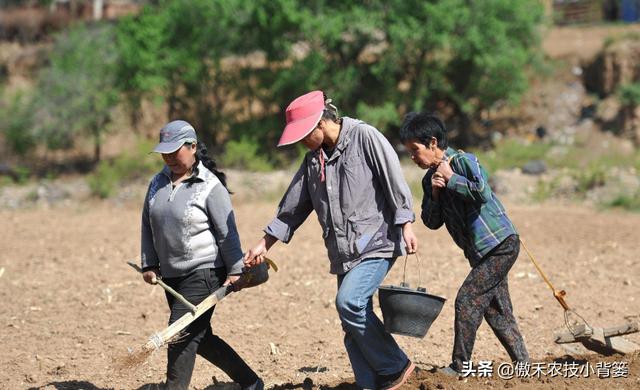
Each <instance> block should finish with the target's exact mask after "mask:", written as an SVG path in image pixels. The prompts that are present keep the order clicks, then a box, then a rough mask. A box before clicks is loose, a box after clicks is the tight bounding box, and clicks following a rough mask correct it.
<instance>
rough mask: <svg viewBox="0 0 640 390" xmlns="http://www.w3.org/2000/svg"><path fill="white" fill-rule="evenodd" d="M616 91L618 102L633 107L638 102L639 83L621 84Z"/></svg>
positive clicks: (639, 96)
mask: <svg viewBox="0 0 640 390" xmlns="http://www.w3.org/2000/svg"><path fill="white" fill-rule="evenodd" d="M617 93H618V98H619V99H620V102H621V103H622V104H624V105H625V106H631V107H635V106H637V105H638V104H640V83H631V84H624V85H621V86H619V87H618V90H617Z"/></svg>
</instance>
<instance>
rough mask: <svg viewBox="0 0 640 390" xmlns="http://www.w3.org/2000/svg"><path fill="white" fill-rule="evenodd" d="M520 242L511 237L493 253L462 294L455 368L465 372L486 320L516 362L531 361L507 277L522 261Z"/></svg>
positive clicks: (464, 285)
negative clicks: (466, 364)
mask: <svg viewBox="0 0 640 390" xmlns="http://www.w3.org/2000/svg"><path fill="white" fill-rule="evenodd" d="M519 252H520V239H519V238H518V236H517V235H512V236H509V237H507V238H506V239H505V240H504V241H503V242H502V243H500V244H499V245H498V246H497V247H495V248H494V249H493V250H492V251H491V252H489V253H488V254H487V255H486V256H485V257H484V258H483V259H482V261H480V263H479V264H478V265H476V266H475V267H473V268H472V269H471V272H470V273H469V275H468V276H467V278H466V279H465V281H464V283H462V286H461V287H460V290H458V295H457V296H456V303H455V337H454V344H453V355H452V361H453V362H452V364H451V368H453V369H455V370H456V371H461V370H462V364H463V362H465V361H469V360H471V353H472V351H473V344H474V343H475V340H476V332H477V331H478V327H480V324H481V323H482V318H483V317H484V318H485V319H486V320H487V323H488V324H489V326H490V327H491V329H492V330H493V332H494V333H495V335H496V337H498V340H500V343H501V344H502V345H503V346H504V348H505V349H506V350H507V353H508V354H509V357H511V360H513V361H528V360H529V354H528V353H527V348H526V346H525V344H524V340H523V339H522V335H521V334H520V330H519V329H518V324H517V323H516V319H515V317H514V315H513V308H512V306H511V298H510V297H509V287H508V284H507V274H508V273H509V270H510V269H511V267H512V266H513V263H515V261H516V259H517V258H518V253H519Z"/></svg>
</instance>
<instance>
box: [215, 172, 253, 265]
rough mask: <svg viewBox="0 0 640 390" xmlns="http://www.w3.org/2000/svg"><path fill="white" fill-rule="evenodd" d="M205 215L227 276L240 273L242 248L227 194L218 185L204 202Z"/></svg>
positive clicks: (224, 189)
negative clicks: (207, 216)
mask: <svg viewBox="0 0 640 390" xmlns="http://www.w3.org/2000/svg"><path fill="white" fill-rule="evenodd" d="M205 207H206V209H207V214H208V215H209V221H210V222H211V229H212V230H213V236H214V237H215V240H216V243H217V244H218V250H219V251H220V255H221V256H222V261H223V262H224V265H225V268H226V269H227V273H228V274H239V273H242V267H243V265H244V264H243V262H242V256H243V254H242V247H241V245H240V235H239V234H238V228H237V227H236V220H235V216H234V213H233V207H232V206H231V198H230V197H229V192H228V191H227V189H226V188H225V187H224V186H223V185H222V184H218V185H216V186H214V187H213V188H212V189H211V192H210V193H209V196H208V197H207V200H206V205H205Z"/></svg>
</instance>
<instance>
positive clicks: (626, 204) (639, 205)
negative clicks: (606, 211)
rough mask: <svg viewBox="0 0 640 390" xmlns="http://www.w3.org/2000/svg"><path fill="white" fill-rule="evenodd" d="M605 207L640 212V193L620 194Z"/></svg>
mask: <svg viewBox="0 0 640 390" xmlns="http://www.w3.org/2000/svg"><path fill="white" fill-rule="evenodd" d="M605 206H606V207H616V208H622V209H625V210H630V211H636V212H640V191H636V193H635V194H620V195H618V196H617V197H616V198H614V199H613V200H612V201H610V202H608V203H606V204H605Z"/></svg>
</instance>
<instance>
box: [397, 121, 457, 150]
mask: <svg viewBox="0 0 640 390" xmlns="http://www.w3.org/2000/svg"><path fill="white" fill-rule="evenodd" d="M431 138H435V139H436V141H437V142H438V149H441V150H445V149H446V148H447V128H446V127H445V126H444V123H443V122H442V120H440V118H438V117H437V116H436V115H435V114H433V113H430V112H410V113H408V114H407V115H405V117H404V120H403V121H402V126H400V140H401V141H402V142H407V141H411V140H417V141H418V142H420V143H422V144H424V145H429V143H431Z"/></svg>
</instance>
